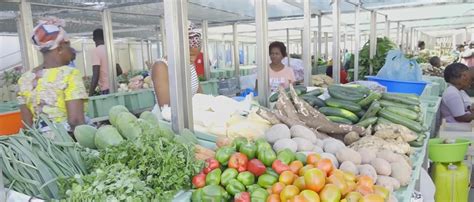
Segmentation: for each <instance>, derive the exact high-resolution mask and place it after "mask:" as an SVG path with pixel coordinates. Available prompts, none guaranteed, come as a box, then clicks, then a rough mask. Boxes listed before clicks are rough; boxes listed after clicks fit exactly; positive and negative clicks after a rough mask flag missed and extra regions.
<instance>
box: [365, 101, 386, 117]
mask: <svg viewBox="0 0 474 202" xmlns="http://www.w3.org/2000/svg"><path fill="white" fill-rule="evenodd" d="M380 109H382V107H380V103H379V102H378V101H373V102H372V104H370V107H369V109H367V112H365V114H364V116H362V118H360V121H363V120H365V119H368V118H371V117H374V116H375V115H377V112H379V111H380Z"/></svg>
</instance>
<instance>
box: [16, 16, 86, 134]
mask: <svg viewBox="0 0 474 202" xmlns="http://www.w3.org/2000/svg"><path fill="white" fill-rule="evenodd" d="M64 24H65V23H64V21H63V20H60V19H57V18H47V19H45V20H41V21H40V22H39V25H38V26H36V27H35V28H34V30H33V35H32V37H31V38H32V41H33V44H34V45H35V47H36V48H37V49H38V50H39V51H40V52H41V53H42V55H43V64H41V65H40V66H38V67H36V68H34V69H32V70H29V71H27V72H25V73H24V74H23V75H22V76H21V78H20V79H19V81H18V85H19V92H18V102H19V104H20V110H21V115H22V119H23V121H24V123H25V124H26V125H28V126H33V127H38V128H44V127H46V124H45V123H44V122H42V121H39V118H40V116H42V117H45V118H47V119H49V120H50V121H52V122H54V123H62V124H64V126H65V127H66V129H68V130H69V131H72V130H74V128H75V127H76V126H77V125H81V124H84V102H85V101H87V98H88V96H87V93H86V89H85V87H84V83H83V81H82V75H81V73H80V72H79V70H77V69H75V68H72V67H69V66H68V64H69V62H70V61H71V59H72V55H73V52H72V48H71V46H70V42H69V39H68V37H67V33H66V32H65V31H64V29H63V27H64ZM34 124H39V125H34Z"/></svg>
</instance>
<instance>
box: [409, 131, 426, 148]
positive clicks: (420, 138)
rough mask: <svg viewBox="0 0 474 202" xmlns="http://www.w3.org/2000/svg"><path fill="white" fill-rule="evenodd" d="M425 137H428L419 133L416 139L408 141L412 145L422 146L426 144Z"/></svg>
mask: <svg viewBox="0 0 474 202" xmlns="http://www.w3.org/2000/svg"><path fill="white" fill-rule="evenodd" d="M425 138H426V137H425V136H424V135H421V134H419V135H418V138H417V139H416V140H413V141H411V142H408V144H410V146H411V147H422V146H423V144H424V140H425Z"/></svg>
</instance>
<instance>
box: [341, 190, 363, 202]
mask: <svg viewBox="0 0 474 202" xmlns="http://www.w3.org/2000/svg"><path fill="white" fill-rule="evenodd" d="M361 198H362V194H360V193H359V192H354V191H353V192H349V193H348V194H347V195H346V197H345V198H344V199H346V201H347V202H359V200H360V199H361Z"/></svg>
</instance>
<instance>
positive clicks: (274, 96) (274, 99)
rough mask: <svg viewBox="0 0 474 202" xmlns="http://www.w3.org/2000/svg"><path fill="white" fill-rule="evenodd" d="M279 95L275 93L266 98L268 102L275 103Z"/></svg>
mask: <svg viewBox="0 0 474 202" xmlns="http://www.w3.org/2000/svg"><path fill="white" fill-rule="evenodd" d="M279 95H280V93H278V92H276V93H273V94H272V95H270V97H269V98H268V100H269V101H270V102H276V101H277V100H278V97H279Z"/></svg>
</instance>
